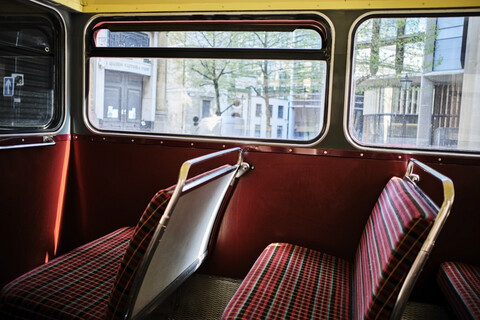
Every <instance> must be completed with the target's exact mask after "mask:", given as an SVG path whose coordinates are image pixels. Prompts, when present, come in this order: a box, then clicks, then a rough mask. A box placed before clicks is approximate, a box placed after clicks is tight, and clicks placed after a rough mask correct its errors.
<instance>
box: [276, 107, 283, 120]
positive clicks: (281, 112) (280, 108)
mask: <svg viewBox="0 0 480 320" xmlns="http://www.w3.org/2000/svg"><path fill="white" fill-rule="evenodd" d="M277 118H278V119H283V106H280V105H279V106H278V114H277Z"/></svg>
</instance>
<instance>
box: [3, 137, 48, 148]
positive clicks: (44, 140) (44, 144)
mask: <svg viewBox="0 0 480 320" xmlns="http://www.w3.org/2000/svg"><path fill="white" fill-rule="evenodd" d="M54 145H55V140H53V138H52V137H51V136H44V137H42V142H37V143H24V144H22V143H20V144H13V145H6V146H0V150H11V149H24V148H35V147H47V146H54Z"/></svg>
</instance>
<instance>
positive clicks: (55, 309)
mask: <svg viewBox="0 0 480 320" xmlns="http://www.w3.org/2000/svg"><path fill="white" fill-rule="evenodd" d="M133 230H134V228H133V227H131V228H122V229H119V230H117V231H114V232H113V233H110V234H108V235H106V236H104V237H102V238H100V239H97V240H95V241H93V242H90V243H88V244H86V245H84V246H81V247H79V248H77V249H74V250H72V251H70V252H69V253H67V254H65V255H63V256H60V257H58V258H56V259H53V260H52V261H50V262H48V263H46V264H44V265H41V266H40V267H38V268H36V269H34V270H32V271H30V272H28V273H26V274H24V275H23V276H21V277H19V278H17V279H16V280H14V281H12V282H10V283H9V284H8V285H6V286H5V287H4V288H3V289H2V292H1V295H0V318H2V319H87V318H88V319H102V318H103V316H104V315H105V310H106V307H107V303H108V300H109V297H110V292H111V291H112V286H113V282H114V279H115V275H116V274H117V270H118V268H119V266H120V261H121V260H122V257H123V255H124V253H125V248H126V246H127V245H128V242H129V240H130V237H131V235H132V233H133Z"/></svg>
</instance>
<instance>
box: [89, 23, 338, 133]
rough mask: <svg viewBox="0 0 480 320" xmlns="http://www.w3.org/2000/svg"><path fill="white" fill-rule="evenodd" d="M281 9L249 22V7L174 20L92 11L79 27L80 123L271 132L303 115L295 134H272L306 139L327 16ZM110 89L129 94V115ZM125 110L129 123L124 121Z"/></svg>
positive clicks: (322, 72) (318, 129)
mask: <svg viewBox="0 0 480 320" xmlns="http://www.w3.org/2000/svg"><path fill="white" fill-rule="evenodd" d="M252 17H253V18H252ZM259 18H260V16H259ZM291 18H292V17H291V16H287V15H285V16H283V15H272V16H271V20H268V17H267V20H265V17H264V16H263V15H262V17H261V20H259V23H258V25H257V27H256V28H254V30H253V31H252V24H253V25H255V22H254V21H253V22H252V19H254V16H251V15H249V16H248V17H247V16H245V17H243V16H241V15H240V16H235V17H232V19H231V20H229V21H228V22H226V20H224V19H222V20H220V21H215V20H214V19H208V20H204V21H200V20H199V21H196V22H192V21H188V22H187V21H186V22H185V25H183V26H181V27H179V26H180V25H181V24H182V23H181V22H178V21H176V22H175V23H173V22H168V19H167V20H162V18H161V17H159V18H158V20H156V19H153V18H152V17H148V18H146V17H145V18H143V17H142V18H140V19H138V20H137V19H136V20H135V21H130V20H128V18H125V19H126V21H124V22H122V21H120V20H119V19H118V18H117V17H115V18H113V17H108V16H103V17H98V18H97V19H95V20H93V21H92V23H91V24H90V26H89V28H88V32H87V34H86V37H87V39H86V43H87V65H88V67H89V68H88V79H87V81H88V84H87V85H86V88H88V90H89V91H88V92H87V94H88V97H89V98H88V99H86V100H87V101H88V105H87V106H86V108H87V114H88V121H89V125H90V126H91V127H93V128H94V129H95V130H100V131H118V132H132V133H150V134H167V135H172V134H173V135H175V134H178V135H187V136H188V135H197V134H198V135H201V136H203V137H208V136H211V137H216V138H219V137H220V138H242V139H249V138H252V139H254V138H255V139H256V138H260V139H265V140H270V139H271V140H275V139H277V136H278V135H277V134H276V133H275V130H276V124H275V123H274V122H275V119H277V118H279V119H284V121H285V122H286V123H289V124H290V126H291V127H294V125H295V124H297V123H299V122H301V121H308V124H307V123H304V124H301V123H300V125H299V126H300V127H301V129H302V130H304V131H305V132H304V135H302V136H299V135H297V134H295V130H292V132H286V133H283V134H282V139H287V140H298V141H300V142H301V141H310V140H313V139H315V138H316V137H318V136H319V135H321V133H322V132H323V130H324V119H325V118H326V117H325V116H324V115H325V113H326V112H327V111H326V109H325V105H326V103H325V101H326V98H325V93H326V92H328V90H327V85H328V83H327V79H328V77H327V73H328V70H329V62H330V60H329V57H330V52H329V51H330V48H331V43H330V41H331V40H330V39H331V37H329V36H328V34H329V25H328V24H327V22H326V21H325V20H324V19H323V18H321V17H320V16H317V15H298V17H297V18H298V21H300V22H298V23H297V22H296V20H291ZM142 19H144V21H142ZM127 20H128V21H127ZM176 30H182V31H176ZM299 49H301V50H299ZM246 50H247V51H248V54H247V55H246V54H245V51H246ZM109 74H117V75H119V74H123V75H122V76H119V77H120V78H122V79H124V80H122V81H121V82H119V83H118V85H114V84H113V83H112V82H111V81H110V80H109V81H107V80H108V79H109ZM127 78H129V79H130V78H132V79H133V78H135V79H136V80H135V81H134V82H135V83H133V82H132V81H133V80H125V79H127ZM137 80H139V81H137ZM119 81H120V80H119ZM138 83H141V88H140V87H139V86H138ZM304 84H308V91H309V94H308V95H305V94H303V93H304V90H305V85H304ZM114 87H115V88H116V89H114ZM132 88H133V89H132ZM115 90H116V91H115ZM132 90H133V91H132ZM107 92H110V93H109V94H108V96H105V95H106V93H107ZM114 92H117V95H114V94H113V93H114ZM130 93H131V94H132V95H130ZM116 96H120V97H132V99H133V97H134V96H135V97H136V98H135V101H136V102H138V101H139V102H140V105H138V106H136V107H135V114H133V110H130V113H128V111H127V114H126V117H124V118H122V116H123V113H124V112H125V111H122V108H121V107H118V108H117V107H116V106H115V105H116V104H119V105H120V104H121V103H123V100H121V99H120V100H119V101H113V100H115V99H117V98H115V97H116ZM300 96H301V98H299V97H300ZM202 97H203V98H204V97H212V99H211V101H206V100H205V99H202ZM117 100H118V99H117ZM284 105H289V106H291V108H292V110H294V109H296V108H301V107H305V106H308V108H310V109H315V112H313V113H312V115H314V116H315V118H312V119H308V120H307V119H306V118H302V119H297V118H296V117H295V115H296V113H295V112H291V113H290V112H289V113H288V114H286V113H284V107H283V106H284ZM199 106H201V107H199ZM274 106H281V107H279V108H278V109H275V108H274ZM199 108H201V109H199ZM122 112H123V113H122ZM274 112H275V114H274ZM117 114H118V120H117V121H118V123H115V124H114V123H113V118H112V116H114V115H117ZM264 114H265V115H266V116H267V117H264V118H262V115H264ZM129 115H132V116H133V115H135V121H137V122H138V123H139V125H133V124H132V123H130V125H126V124H124V123H123V122H124V121H126V120H129V119H130V118H129ZM199 115H201V119H199V117H198V116H199ZM233 115H234V116H233ZM258 118H260V123H259V121H258ZM267 118H268V119H267ZM123 119H126V120H123ZM192 119H196V121H194V120H192ZM130 120H132V119H130ZM257 125H259V126H260V127H259V128H258V127H257Z"/></svg>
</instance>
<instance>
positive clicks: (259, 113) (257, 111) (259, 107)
mask: <svg viewBox="0 0 480 320" xmlns="http://www.w3.org/2000/svg"><path fill="white" fill-rule="evenodd" d="M261 116H262V105H261V104H260V103H257V104H255V117H261Z"/></svg>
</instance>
